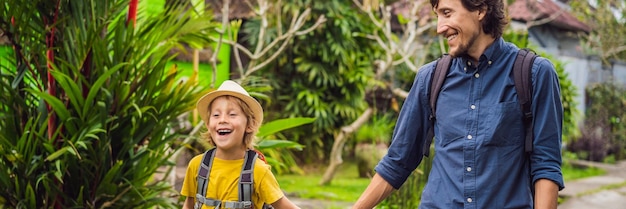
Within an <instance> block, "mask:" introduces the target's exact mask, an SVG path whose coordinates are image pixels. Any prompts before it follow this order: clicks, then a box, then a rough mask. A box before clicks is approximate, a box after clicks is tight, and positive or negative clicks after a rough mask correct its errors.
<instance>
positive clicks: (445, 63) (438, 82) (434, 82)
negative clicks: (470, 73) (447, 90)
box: [423, 54, 452, 157]
mask: <svg viewBox="0 0 626 209" xmlns="http://www.w3.org/2000/svg"><path fill="white" fill-rule="evenodd" d="M450 65H452V56H450V55H449V54H444V55H442V56H441V57H440V58H439V59H438V60H437V63H436V64H435V72H433V73H432V75H431V76H432V77H431V79H430V80H431V81H430V89H429V91H430V99H429V102H430V117H429V118H428V120H429V121H430V128H429V129H428V133H427V135H426V141H425V142H424V150H423V151H424V156H426V157H428V156H429V155H430V144H431V143H432V142H433V138H434V137H435V131H434V129H435V120H436V118H435V111H436V109H437V108H436V107H437V98H438V97H439V92H440V91H441V86H443V82H444V80H446V75H448V69H450Z"/></svg>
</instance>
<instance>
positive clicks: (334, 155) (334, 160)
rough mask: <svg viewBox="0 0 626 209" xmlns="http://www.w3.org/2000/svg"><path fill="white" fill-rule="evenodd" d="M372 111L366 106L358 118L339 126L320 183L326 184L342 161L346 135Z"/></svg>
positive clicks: (365, 119) (369, 115) (356, 128)
mask: <svg viewBox="0 0 626 209" xmlns="http://www.w3.org/2000/svg"><path fill="white" fill-rule="evenodd" d="M373 112H374V109H373V108H371V107H370V108H367V110H365V112H363V114H361V116H359V118H357V119H356V120H355V121H354V122H352V124H350V125H349V126H344V127H342V128H341V131H340V132H339V134H338V135H337V137H335V142H334V143H333V149H332V150H331V151H330V163H329V165H328V168H326V172H324V176H323V177H322V180H321V181H320V185H328V184H330V182H331V181H332V180H333V177H334V176H335V173H336V172H337V168H338V167H339V165H341V163H343V159H342V158H341V156H342V154H343V146H344V145H345V144H346V141H347V137H346V136H347V135H349V134H351V133H354V132H355V131H356V130H358V129H359V128H360V127H361V126H362V125H363V124H364V123H365V122H367V121H368V120H369V119H370V118H371V117H372V113H373Z"/></svg>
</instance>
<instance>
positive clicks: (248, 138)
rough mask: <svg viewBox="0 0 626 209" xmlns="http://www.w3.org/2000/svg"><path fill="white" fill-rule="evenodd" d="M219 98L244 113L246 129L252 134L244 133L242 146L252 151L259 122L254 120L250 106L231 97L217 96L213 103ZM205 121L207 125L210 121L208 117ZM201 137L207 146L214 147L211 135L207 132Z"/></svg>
mask: <svg viewBox="0 0 626 209" xmlns="http://www.w3.org/2000/svg"><path fill="white" fill-rule="evenodd" d="M220 97H222V98H225V99H227V100H228V101H229V102H232V103H234V104H236V105H237V106H239V108H241V111H242V112H243V113H244V115H245V116H246V119H247V121H248V122H247V124H246V128H250V129H251V130H252V132H245V133H244V135H243V144H244V145H245V146H246V148H248V149H254V146H255V141H256V134H257V133H258V132H259V125H260V124H259V121H258V120H256V118H254V112H253V111H252V108H250V106H248V104H246V103H245V102H244V101H243V100H241V99H239V98H237V97H235V96H231V95H222V96H218V97H215V98H214V99H213V101H215V99H217V98H220ZM213 101H211V103H210V104H209V107H208V110H209V111H210V110H211V105H213ZM204 114H209V113H208V112H207V113H204ZM207 119H208V121H206V124H208V123H209V121H211V118H210V117H208V118H207ZM201 135H202V137H203V138H205V139H207V140H208V141H209V144H211V146H215V142H214V141H213V138H212V137H211V134H210V133H209V131H208V130H207V131H206V132H203V133H202V134H201Z"/></svg>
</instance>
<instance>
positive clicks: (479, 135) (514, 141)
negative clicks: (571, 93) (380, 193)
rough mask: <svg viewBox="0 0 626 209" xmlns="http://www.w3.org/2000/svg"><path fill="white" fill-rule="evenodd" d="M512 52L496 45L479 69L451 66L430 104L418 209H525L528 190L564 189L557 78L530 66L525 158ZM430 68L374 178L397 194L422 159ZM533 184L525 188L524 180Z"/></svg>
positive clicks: (420, 77)
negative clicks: (430, 140)
mask: <svg viewBox="0 0 626 209" xmlns="http://www.w3.org/2000/svg"><path fill="white" fill-rule="evenodd" d="M518 50H519V49H518V48H517V47H516V46H514V45H512V44H510V43H507V42H505V41H504V40H503V39H502V38H499V39H496V40H495V41H494V43H493V44H491V45H490V46H489V47H488V48H487V49H486V50H485V52H484V54H482V55H481V56H480V59H479V60H478V63H473V62H472V61H470V60H468V59H466V58H461V57H459V58H454V59H453V61H452V65H451V67H450V70H449V72H448V74H447V76H446V80H445V83H444V84H443V86H442V88H441V93H440V95H439V99H438V100H437V112H436V115H435V117H436V118H437V120H436V123H435V127H434V132H435V140H434V144H435V151H436V153H435V154H434V159H433V165H432V169H431V172H430V174H429V177H428V182H427V184H426V186H425V188H424V191H423V193H422V199H421V204H420V208H446V209H448V208H498V209H500V208H532V207H533V203H532V195H531V194H532V193H531V187H530V185H531V183H530V181H532V182H535V181H537V180H539V179H549V180H552V181H554V182H555V183H556V184H557V185H558V186H559V189H562V188H563V187H564V184H563V177H562V173H561V169H560V165H561V150H560V147H561V132H562V129H561V128H562V120H563V107H562V104H561V99H560V86H559V81H558V76H557V74H556V71H555V70H554V67H553V66H552V64H551V63H550V62H549V61H548V60H546V59H545V58H541V57H539V58H537V59H536V60H535V62H534V64H533V66H532V84H533V93H532V95H533V99H532V107H531V108H532V112H533V117H534V122H533V123H534V125H533V132H534V139H533V145H534V151H533V152H532V154H531V156H530V162H531V163H530V169H529V167H528V164H527V161H528V155H527V154H526V153H525V151H524V124H523V120H522V110H521V108H520V105H519V103H518V99H517V94H516V90H515V84H514V80H513V62H514V61H515V57H516V55H517V51H518ZM434 69H435V62H431V63H429V64H426V65H424V66H423V67H421V69H420V70H419V72H418V73H417V76H416V78H415V81H414V83H413V86H412V87H411V90H410V92H409V95H408V97H407V98H406V100H405V102H404V104H403V107H402V110H401V112H400V115H399V118H398V122H397V124H396V127H395V130H394V133H393V139H392V143H391V146H390V148H389V151H388V153H387V155H386V156H385V157H384V158H383V159H382V160H381V161H380V162H379V164H378V165H377V166H376V172H377V173H378V174H379V175H380V176H381V177H382V178H383V179H385V180H386V181H387V182H389V183H390V184H391V185H392V186H393V187H395V188H399V187H400V186H401V185H402V184H403V183H404V181H405V180H406V179H407V177H408V176H409V175H410V174H411V172H412V171H413V170H415V168H416V167H417V166H418V164H419V163H420V162H421V160H422V156H423V152H422V150H423V146H424V141H425V138H426V134H427V131H428V129H429V128H430V122H429V120H428V117H429V115H430V106H429V102H428V100H429V95H430V92H429V86H430V83H431V75H432V73H433V71H434ZM531 179H532V180H531Z"/></svg>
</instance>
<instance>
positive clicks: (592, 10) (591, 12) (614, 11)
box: [570, 0, 626, 63]
mask: <svg viewBox="0 0 626 209" xmlns="http://www.w3.org/2000/svg"><path fill="white" fill-rule="evenodd" d="M570 5H571V8H572V11H573V12H574V13H575V14H577V16H578V17H579V18H580V19H581V20H582V21H584V22H585V23H586V24H587V25H589V26H591V27H592V30H591V31H590V33H589V34H587V35H585V36H582V40H583V41H582V46H583V49H584V50H585V53H587V54H593V55H597V56H599V57H600V58H601V59H602V60H603V61H605V62H606V63H608V62H609V61H611V60H621V61H626V37H624V34H626V27H624V25H625V24H626V2H625V1H623V0H571V1H570Z"/></svg>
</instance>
